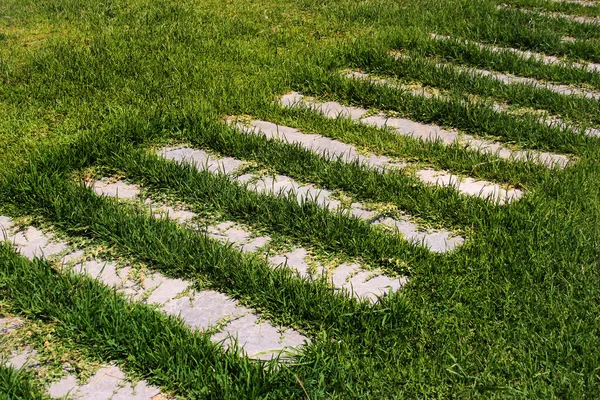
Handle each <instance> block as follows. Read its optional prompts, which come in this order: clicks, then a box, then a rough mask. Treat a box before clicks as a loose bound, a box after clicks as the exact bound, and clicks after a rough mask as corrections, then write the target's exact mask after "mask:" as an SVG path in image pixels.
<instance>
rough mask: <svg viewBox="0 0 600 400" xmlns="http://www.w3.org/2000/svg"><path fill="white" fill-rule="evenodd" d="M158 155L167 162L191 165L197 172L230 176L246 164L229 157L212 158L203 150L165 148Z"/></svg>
mask: <svg viewBox="0 0 600 400" xmlns="http://www.w3.org/2000/svg"><path fill="white" fill-rule="evenodd" d="M159 155H160V156H162V157H164V158H166V159H167V160H172V161H176V162H179V163H185V164H193V165H194V166H195V167H196V168H197V169H199V170H208V171H210V172H220V173H223V174H232V173H234V172H236V171H237V170H238V169H240V168H242V167H243V166H244V165H246V163H244V162H243V161H240V160H236V159H233V158H230V157H223V158H220V157H213V156H211V155H210V154H208V153H207V152H205V151H204V150H196V149H192V148H189V147H165V148H163V149H161V150H160V151H159Z"/></svg>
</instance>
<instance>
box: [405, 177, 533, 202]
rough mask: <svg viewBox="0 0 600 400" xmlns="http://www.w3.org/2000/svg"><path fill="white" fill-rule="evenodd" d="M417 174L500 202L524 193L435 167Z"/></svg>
mask: <svg viewBox="0 0 600 400" xmlns="http://www.w3.org/2000/svg"><path fill="white" fill-rule="evenodd" d="M417 176H418V177H419V179H420V180H421V182H424V183H427V184H430V185H435V186H450V187H454V188H456V190H458V191H460V192H461V193H465V194H469V195H471V196H477V197H482V198H486V199H490V200H491V201H494V202H498V203H500V204H505V203H509V202H511V201H513V200H517V199H519V198H520V197H521V196H522V195H523V192H522V191H521V190H518V189H504V188H501V187H499V186H498V185H495V184H489V185H486V184H485V183H484V182H482V181H476V180H475V179H473V178H460V177H458V176H456V175H452V174H448V173H445V172H440V171H435V170H433V169H423V170H420V171H417Z"/></svg>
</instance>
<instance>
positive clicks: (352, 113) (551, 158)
mask: <svg viewBox="0 0 600 400" xmlns="http://www.w3.org/2000/svg"><path fill="white" fill-rule="evenodd" d="M280 102H281V104H282V105H283V106H284V107H290V108H308V109H312V110H314V111H316V112H319V113H322V114H323V115H324V116H326V117H328V118H339V117H344V118H350V119H352V120H354V121H356V122H358V123H361V124H365V125H370V126H375V127H378V128H389V129H392V130H393V131H394V132H395V133H397V134H399V135H401V136H407V137H412V138H415V139H419V140H422V141H438V140H439V141H441V143H442V144H445V145H450V144H453V143H456V142H457V143H459V144H461V145H462V146H465V147H466V148H468V149H470V150H473V151H478V152H481V153H485V154H493V155H495V156H497V157H499V158H503V159H507V160H523V161H531V162H536V163H540V164H542V165H545V166H548V167H558V168H564V167H565V166H567V164H568V163H569V158H568V157H567V156H565V155H563V154H554V153H548V152H540V151H535V150H513V149H510V148H508V147H506V146H505V145H504V144H503V143H499V142H493V141H490V140H486V139H479V138H475V137H474V136H471V135H467V134H462V133H460V132H457V131H448V130H446V129H443V128H441V127H439V126H435V125H427V124H423V123H419V122H415V121H411V120H409V119H404V118H392V117H388V116H386V115H384V114H375V115H372V114H371V113H370V111H369V110H367V109H364V108H360V107H352V106H345V105H343V104H340V103H338V102H335V101H328V102H322V101H318V100H316V99H315V98H313V97H310V96H305V95H303V94H301V93H298V92H291V93H288V94H285V95H284V96H282V97H281V99H280ZM280 129H281V128H280ZM480 182H483V181H480ZM484 185H485V186H489V185H490V184H489V182H487V183H485V184H484ZM458 190H460V187H459V188H458ZM497 193H498V198H499V199H500V200H502V199H503V197H504V196H502V193H503V192H502V191H497ZM511 193H512V194H511V195H509V196H507V197H504V202H508V201H510V200H514V199H517V198H519V197H520V195H521V194H522V193H520V191H515V192H511ZM483 194H484V196H482V197H486V196H485V195H486V194H487V193H483Z"/></svg>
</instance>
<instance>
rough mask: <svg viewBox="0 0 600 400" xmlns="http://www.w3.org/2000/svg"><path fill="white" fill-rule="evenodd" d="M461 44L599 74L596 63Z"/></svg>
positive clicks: (432, 35) (465, 41) (599, 65)
mask: <svg viewBox="0 0 600 400" xmlns="http://www.w3.org/2000/svg"><path fill="white" fill-rule="evenodd" d="M431 37H432V38H433V39H436V40H452V37H451V36H445V35H438V34H435V33H432V34H431ZM462 42H463V43H465V44H472V45H475V46H477V47H479V48H480V49H484V50H490V51H492V52H494V53H514V54H517V55H519V56H521V57H523V58H524V59H533V60H535V61H539V62H542V63H544V64H547V65H559V66H563V67H571V68H578V69H586V70H588V71H590V72H600V64H597V63H574V62H570V61H568V60H566V59H563V58H560V57H557V56H550V55H547V54H543V53H537V52H534V51H526V50H521V49H514V48H512V47H500V46H494V45H491V44H487V43H480V42H476V41H471V40H466V39H464V40H462Z"/></svg>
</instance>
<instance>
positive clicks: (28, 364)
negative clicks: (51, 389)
mask: <svg viewBox="0 0 600 400" xmlns="http://www.w3.org/2000/svg"><path fill="white" fill-rule="evenodd" d="M6 365H8V366H11V367H13V368H15V369H21V368H35V367H37V366H38V365H39V364H38V361H37V351H36V350H35V349H32V348H31V347H29V346H26V347H25V348H22V349H19V350H17V351H15V352H13V353H12V355H11V357H10V358H9V359H8V362H7V363H6Z"/></svg>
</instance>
